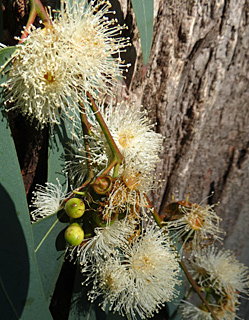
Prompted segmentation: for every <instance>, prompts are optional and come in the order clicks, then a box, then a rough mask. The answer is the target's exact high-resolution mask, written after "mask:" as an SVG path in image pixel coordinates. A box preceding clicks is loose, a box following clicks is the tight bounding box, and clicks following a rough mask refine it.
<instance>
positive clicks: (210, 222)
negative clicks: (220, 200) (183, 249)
mask: <svg viewBox="0 0 249 320" xmlns="http://www.w3.org/2000/svg"><path fill="white" fill-rule="evenodd" d="M179 211H180V212H181V215H180V216H179V217H178V218H177V219H175V220H172V221H168V222H166V223H165V224H166V226H167V228H168V229H169V230H172V232H173V237H175V238H180V239H182V240H183V243H184V244H185V243H187V242H188V241H189V240H190V241H191V242H192V245H193V249H196V248H197V247H198V246H200V245H202V244H206V243H207V244H208V243H211V242H213V241H215V240H219V241H221V240H222V238H221V234H222V233H223V231H222V230H221V229H220V227H219V223H220V221H221V218H219V217H218V216H217V214H216V212H215V211H214V210H213V206H210V205H206V206H200V205H198V204H195V203H194V204H193V203H189V202H188V205H186V206H185V205H180V206H179Z"/></svg>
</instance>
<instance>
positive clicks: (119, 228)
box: [66, 219, 135, 272]
mask: <svg viewBox="0 0 249 320" xmlns="http://www.w3.org/2000/svg"><path fill="white" fill-rule="evenodd" d="M134 227H135V225H134V223H133V222H132V221H128V220H125V219H124V220H121V221H118V220H116V221H114V222H113V223H112V224H111V225H109V226H106V227H103V228H101V227H96V228H95V229H94V233H95V235H94V236H93V237H92V238H90V239H85V240H83V244H82V245H80V246H76V247H68V248H67V253H66V256H70V257H71V259H74V257H75V253H76V255H77V256H78V261H79V263H80V264H81V265H82V268H83V269H82V270H83V272H86V271H87V270H88V268H89V263H90V268H91V263H95V264H96V263H97V264H98V262H99V261H100V260H102V259H103V258H105V257H106V256H108V255H111V254H112V253H113V251H114V249H115V247H117V246H119V247H121V246H122V245H123V244H125V243H127V241H128V240H127V238H129V237H130V236H131V235H132V234H133V233H134Z"/></svg>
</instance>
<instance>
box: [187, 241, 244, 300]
mask: <svg viewBox="0 0 249 320" xmlns="http://www.w3.org/2000/svg"><path fill="white" fill-rule="evenodd" d="M189 271H190V272H191V274H192V276H193V278H194V279H196V280H197V282H198V284H199V285H200V286H201V287H210V288H212V289H214V291H215V292H216V293H217V294H220V295H222V294H223V293H224V292H225V293H226V294H229V295H233V294H239V293H244V294H247V295H249V268H248V267H246V266H245V265H244V264H243V263H240V262H239V261H238V260H237V259H236V258H235V256H234V254H233V253H232V252H231V251H229V250H227V251H224V250H221V251H218V249H217V248H216V247H214V246H211V247H208V248H207V249H206V250H199V251H198V252H197V253H196V254H195V255H194V259H192V260H191V262H190V269H189Z"/></svg>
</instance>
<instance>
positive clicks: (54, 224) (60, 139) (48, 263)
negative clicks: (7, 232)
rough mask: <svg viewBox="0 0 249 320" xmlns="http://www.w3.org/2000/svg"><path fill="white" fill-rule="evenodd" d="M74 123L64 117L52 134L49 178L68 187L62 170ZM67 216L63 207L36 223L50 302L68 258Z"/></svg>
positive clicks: (41, 267) (45, 284) (37, 238)
mask: <svg viewBox="0 0 249 320" xmlns="http://www.w3.org/2000/svg"><path fill="white" fill-rule="evenodd" d="M66 126H67V128H66ZM71 127H72V123H71V122H66V121H62V120H61V123H60V125H58V126H55V127H54V128H53V132H51V134H50V137H49V149H48V177H47V181H48V182H52V183H56V179H59V181H60V183H61V185H63V187H64V188H66V185H67V181H66V178H65V175H64V174H63V173H62V170H63V168H64V165H65V158H64V157H63V155H64V153H65V149H66V147H67V143H68V142H69V141H70V138H71V137H70V134H69V132H70V130H71ZM65 216H66V215H65V214H64V212H63V211H62V212H59V213H58V214H54V215H52V216H50V217H47V218H45V219H42V220H40V221H38V222H36V223H35V224H33V225H32V229H33V233H34V239H35V244H36V256H37V260H38V266H39V270H40V274H41V279H42V285H43V289H44V293H45V297H46V300H47V302H48V303H49V302H50V298H51V297H52V295H53V292H54V288H55V284H56V281H57V279H58V276H59V273H60V270H61V266H62V264H63V261H64V250H65V244H66V243H65V240H64V229H65V228H66V227H67V224H66V222H68V218H66V217H65ZM63 222H64V223H63Z"/></svg>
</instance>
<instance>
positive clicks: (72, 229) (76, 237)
mask: <svg viewBox="0 0 249 320" xmlns="http://www.w3.org/2000/svg"><path fill="white" fill-rule="evenodd" d="M64 237H65V240H66V242H67V243H68V244H70V245H71V246H78V245H79V244H81V242H82V241H83V239H84V231H83V229H82V228H81V226H80V225H79V224H78V223H76V222H74V223H72V224H71V225H70V226H69V227H68V228H67V229H66V231H65V234H64Z"/></svg>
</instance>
